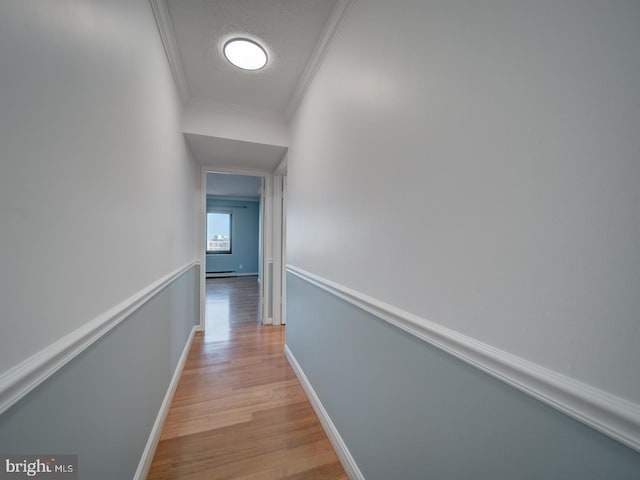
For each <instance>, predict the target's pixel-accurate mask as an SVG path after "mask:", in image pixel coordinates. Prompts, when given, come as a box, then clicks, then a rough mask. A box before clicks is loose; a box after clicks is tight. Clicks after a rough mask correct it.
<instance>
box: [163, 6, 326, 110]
mask: <svg viewBox="0 0 640 480" xmlns="http://www.w3.org/2000/svg"><path fill="white" fill-rule="evenodd" d="M335 3H336V0H168V1H167V5H168V9H169V14H170V17H171V24H172V27H173V32H174V35H175V39H176V43H177V46H178V51H179V54H180V60H181V63H182V66H183V68H184V73H185V77H186V82H187V86H188V88H189V92H190V94H191V96H193V97H199V98H206V99H211V100H217V101H223V102H230V103H234V104H239V105H246V106H251V107H254V108H260V109H265V110H272V111H277V112H284V110H285V109H286V107H287V104H288V102H289V100H290V99H291V97H292V94H293V92H294V90H295V88H296V85H297V84H298V81H299V79H300V77H301V75H302V73H303V71H304V69H305V67H306V65H307V62H308V61H309V58H310V57H311V55H312V53H313V50H314V48H315V46H316V44H317V42H318V41H319V40H320V37H321V34H322V32H323V30H324V28H325V25H326V23H327V21H328V19H329V17H330V14H331V11H332V9H333V7H334V5H335ZM236 35H238V36H246V37H248V38H252V39H254V40H257V41H259V42H260V43H261V44H263V45H264V46H265V48H266V50H267V52H268V54H269V59H270V61H269V64H268V66H267V67H266V68H265V69H263V70H259V71H256V72H246V71H243V70H240V69H238V68H236V67H233V66H232V65H231V64H229V63H228V62H227V61H226V60H225V59H224V57H223V56H222V45H223V44H224V42H225V41H226V40H228V39H229V38H231V37H233V36H236Z"/></svg>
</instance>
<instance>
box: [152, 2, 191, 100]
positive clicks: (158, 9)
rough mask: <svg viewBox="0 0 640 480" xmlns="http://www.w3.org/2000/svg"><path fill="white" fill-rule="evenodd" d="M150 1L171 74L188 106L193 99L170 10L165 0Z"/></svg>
mask: <svg viewBox="0 0 640 480" xmlns="http://www.w3.org/2000/svg"><path fill="white" fill-rule="evenodd" d="M149 1H150V2H151V8H153V15H154V16H155V19H156V25H157V26H158V31H159V32H160V38H161V39H162V45H163V46H164V51H165V53H166V54H167V60H169V67H170V68H171V73H173V79H174V81H175V82H176V87H177V88H178V92H179V93H180V97H181V98H182V103H183V104H184V105H186V104H187V102H188V101H189V99H190V98H191V95H190V94H189V88H188V87H187V79H186V77H185V74H184V68H183V67H182V62H181V61H180V52H179V51H178V45H177V43H176V37H175V35H174V33H173V27H172V26H171V17H170V16H169V8H168V7H167V3H166V1H165V0H149Z"/></svg>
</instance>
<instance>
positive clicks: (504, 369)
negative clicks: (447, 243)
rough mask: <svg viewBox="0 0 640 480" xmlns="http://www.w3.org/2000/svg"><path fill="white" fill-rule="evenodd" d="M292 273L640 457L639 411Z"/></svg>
mask: <svg viewBox="0 0 640 480" xmlns="http://www.w3.org/2000/svg"><path fill="white" fill-rule="evenodd" d="M287 271H288V272H289V273H291V274H292V275H294V276H296V277H298V278H300V279H302V280H304V281H306V282H308V283H310V284H312V285H315V286H316V287H319V288H321V289H322V290H325V291H326V292H328V293H330V294H332V295H334V296H335V297H338V298H340V299H342V300H345V301H346V302H348V303H350V304H352V305H354V306H356V307H358V308H360V309H362V310H364V311H366V312H368V313H370V314H372V315H374V316H376V317H378V318H380V319H381V320H384V321H386V322H388V323H390V324H391V325H394V326H396V327H398V328H400V329H402V330H404V331H405V332H407V333H410V334H411V335H414V336H416V337H418V338H420V339H421V340H423V341H425V342H427V343H429V344H431V345H433V346H435V347H437V348H439V349H440V350H443V351H445V352H447V353H449V354H451V355H453V356H455V357H457V358H459V359H461V360H462V361H464V362H466V363H468V364H470V365H473V366H474V367H476V368H478V369H480V370H482V371H483V372H486V373H488V374H489V375H491V376H493V377H495V378H497V379H499V380H501V381H503V382H505V383H506V384H508V385H510V386H512V387H514V388H517V389H518V390H520V391H522V392H524V393H526V394H527V395H530V396H532V397H534V398H536V399H538V400H540V401H541V402H544V403H545V404H547V405H549V406H551V407H553V408H555V409H557V410H559V411H561V412H563V413H565V414H566V415H569V416H570V417H572V418H574V419H576V420H578V421H580V422H582V423H584V424H586V425H588V426H589V427H591V428H593V429H595V430H597V431H599V432H601V433H603V434H605V435H607V436H609V437H611V438H613V439H615V440H617V441H619V442H620V443H622V444H624V445H626V446H628V447H630V448H632V449H634V450H636V451H638V452H640V405H637V404H635V403H632V402H629V401H627V400H624V399H622V398H619V397H617V396H614V395H612V394H610V393H608V392H605V391H603V390H600V389H598V388H595V387H592V386H591V385H587V384H585V383H582V382H579V381H577V380H575V379H573V378H570V377H567V376H565V375H562V374H560V373H558V372H555V371H553V370H550V369H548V368H545V367H542V366H540V365H538V364H536V363H533V362H530V361H528V360H525V359H523V358H520V357H518V356H516V355H512V354H510V353H507V352H505V351H503V350H500V349H497V348H495V347H492V346H491V345H487V344H485V343H483V342H480V341H478V340H475V339H473V338H470V337H467V336H466V335H463V334H461V333H458V332H456V331H454V330H451V329H448V328H446V327H443V326H442V325H439V324H437V323H435V322H432V321H429V320H427V319H425V318H422V317H419V316H418V315H414V314H412V313H409V312H406V311H404V310H401V309H399V308H397V307H394V306H392V305H389V304H386V303H384V302H381V301H379V300H376V299H375V298H372V297H369V296H367V295H365V294H363V293H360V292H357V291H355V290H352V289H350V288H347V287H344V286H342V285H339V284H337V283H334V282H331V281H329V280H326V279H324V278H322V277H319V276H317V275H315V274H313V273H310V272H307V271H305V270H303V269H301V268H298V267H295V266H293V265H287Z"/></svg>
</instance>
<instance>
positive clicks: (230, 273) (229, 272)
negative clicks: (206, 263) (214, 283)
mask: <svg viewBox="0 0 640 480" xmlns="http://www.w3.org/2000/svg"><path fill="white" fill-rule="evenodd" d="M235 273H236V271H235V270H220V271H217V272H207V278H209V277H233V276H235Z"/></svg>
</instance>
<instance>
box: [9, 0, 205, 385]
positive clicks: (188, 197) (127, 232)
mask: <svg viewBox="0 0 640 480" xmlns="http://www.w3.org/2000/svg"><path fill="white" fill-rule="evenodd" d="M0 65H2V68H0V111H1V112H2V114H1V115H0V145H2V155H1V160H0V225H1V227H0V245H1V246H2V248H1V249H0V319H1V323H2V335H0V373H2V372H4V371H6V370H7V369H8V368H10V367H12V366H14V365H15V364H17V363H18V362H20V361H22V360H25V359H26V358H27V357H29V356H31V355H33V354H35V353H36V352H38V351H40V350H41V349H43V348H44V347H46V346H47V345H49V344H51V343H53V342H55V341H56V340H58V339H60V338H61V337H63V336H64V335H66V334H68V333H70V332H71V331H73V330H75V329H77V328H78V327H80V326H82V325H83V324H84V323H86V322H88V321H90V320H91V319H93V318H95V317H96V316H98V315H100V314H102V313H104V312H105V311H107V310H108V309H110V308H112V307H114V306H115V305H116V304H118V303H119V302H121V301H123V300H125V299H127V298H128V297H130V296H131V295H133V294H135V293H136V292H138V291H139V290H140V289H142V288H144V287H146V286H148V285H149V284H151V283H153V282H155V281H156V280H158V279H159V278H160V277H162V276H163V275H165V274H167V273H169V272H172V271H173V270H175V269H177V268H179V267H181V266H183V265H185V264H186V263H187V262H190V261H193V260H194V259H196V258H197V255H198V254H197V252H196V234H195V232H196V230H197V226H198V224H197V218H196V212H197V205H198V203H197V190H198V188H199V183H198V182H199V173H198V172H199V169H198V168H196V166H195V164H194V163H193V162H192V161H191V160H190V158H189V154H188V151H187V149H186V148H185V142H184V138H183V136H182V132H181V106H180V102H179V100H178V97H177V94H176V90H175V86H174V83H173V79H172V76H171V72H170V70H169V67H168V64H167V59H166V57H165V54H164V51H163V47H162V43H161V41H160V38H159V36H158V30H157V27H156V25H155V22H154V17H153V13H152V10H151V6H150V3H149V2H148V0H136V1H132V0H118V1H116V0H85V1H82V2H77V1H72V0H57V1H55V2H50V1H24V0H8V1H3V2H1V3H0Z"/></svg>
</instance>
